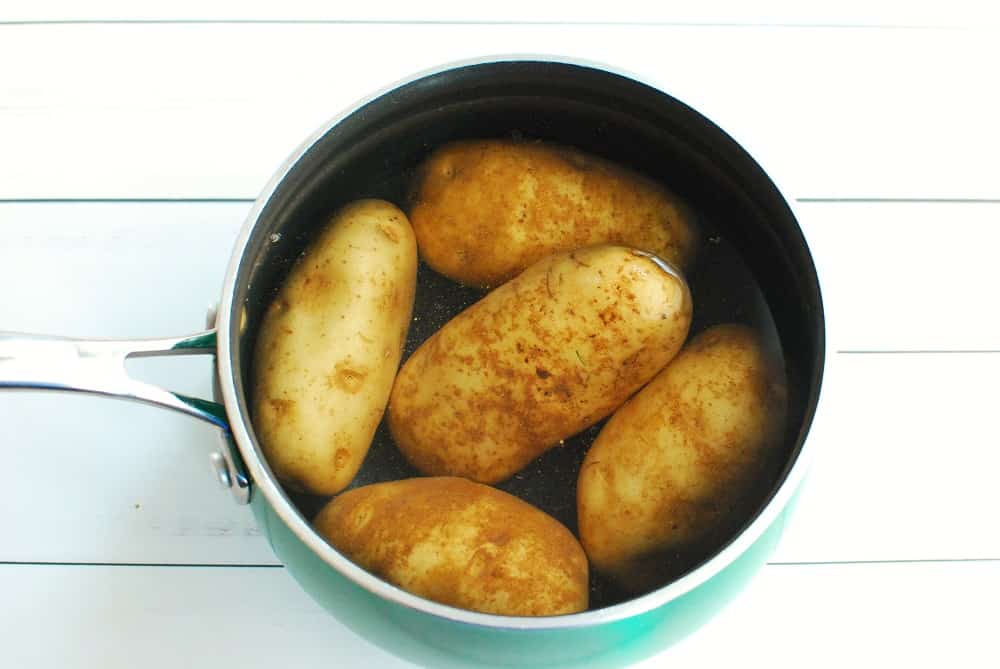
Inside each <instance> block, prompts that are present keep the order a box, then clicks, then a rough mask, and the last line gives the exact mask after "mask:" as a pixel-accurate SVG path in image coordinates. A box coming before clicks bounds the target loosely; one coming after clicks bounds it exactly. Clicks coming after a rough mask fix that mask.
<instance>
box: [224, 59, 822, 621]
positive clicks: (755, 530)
mask: <svg viewBox="0 0 1000 669" xmlns="http://www.w3.org/2000/svg"><path fill="white" fill-rule="evenodd" d="M525 61H531V62H546V63H554V64H565V65H570V66H577V67H585V68H589V69H594V70H598V71H603V72H607V73H609V74H613V75H618V76H621V77H625V78H627V79H631V80H633V81H635V82H637V83H640V84H644V85H646V86H649V87H650V88H653V89H655V90H659V91H661V92H665V93H667V92H666V91H664V89H663V88H662V87H661V86H659V85H654V84H651V83H649V82H647V81H645V80H644V79H643V78H642V77H639V76H637V75H635V74H633V73H631V72H629V71H627V70H623V69H620V68H615V67H613V66H610V65H607V64H604V63H600V62H596V61H591V60H586V59H578V58H567V57H563V56H555V55H535V54H531V55H528V54H500V55H492V56H484V57H478V58H470V59H463V60H458V61H453V62H450V63H446V64H443V65H439V66H436V67H432V68H429V69H425V70H423V71H420V72H418V73H416V74H413V75H410V76H408V77H406V78H404V79H401V80H399V81H397V82H395V83H392V84H390V85H388V86H386V87H384V88H382V89H380V90H378V91H376V92H374V93H372V94H370V95H368V96H366V97H364V98H362V99H361V100H359V101H358V102H355V103H354V104H353V105H351V106H350V107H348V108H347V109H346V110H344V111H342V112H341V113H340V114H338V115H336V116H334V117H333V118H331V119H330V120H329V121H328V122H327V123H325V124H324V125H322V126H321V127H320V128H318V129H317V130H315V131H314V132H313V133H312V134H311V135H310V136H309V137H308V138H306V139H305V141H303V142H302V143H301V144H300V145H299V146H298V148H297V149H296V150H295V151H294V152H292V154H291V155H290V156H289V157H288V158H287V159H286V160H285V162H284V163H283V164H282V165H281V167H279V168H278V170H277V171H276V172H275V173H274V174H273V175H272V177H271V179H270V181H269V182H268V183H267V185H266V186H265V187H264V189H263V190H262V191H261V194H260V195H259V196H258V197H257V199H256V201H255V202H254V205H253V207H252V209H251V210H250V212H249V214H248V215H247V218H246V220H245V221H244V223H243V227H242V228H241V230H240V233H239V235H238V237H237V239H236V242H235V244H234V246H233V252H232V256H231V257H230V262H229V266H228V268H227V270H226V275H225V279H224V282H223V291H222V297H221V301H220V307H219V310H218V316H217V323H216V327H217V331H218V362H217V364H218V376H219V386H220V390H221V393H222V397H223V402H224V404H225V407H226V412H227V414H228V416H229V423H230V429H231V432H232V435H233V438H234V440H235V442H236V444H237V446H238V448H239V450H240V453H241V454H242V456H243V461H244V463H245V465H246V469H247V471H248V473H249V476H250V479H251V482H252V485H254V486H255V487H256V488H257V492H258V493H259V494H263V495H264V498H265V500H266V501H267V503H268V504H269V505H270V506H271V509H272V510H273V511H274V513H275V514H276V515H277V516H278V517H279V518H280V519H281V520H282V522H284V523H285V525H286V526H287V527H288V528H289V529H290V530H291V531H292V533H293V534H294V535H295V536H296V537H297V538H298V539H299V540H300V541H302V542H303V543H304V544H305V545H306V546H308V547H309V549H310V550H312V551H313V552H314V553H315V554H316V555H317V556H319V557H320V558H321V559H322V560H323V561H324V562H325V563H326V564H327V565H329V566H330V567H332V568H333V569H335V570H336V571H337V572H339V573H340V574H341V575H342V576H344V577H345V578H347V579H348V580H350V581H351V582H352V583H354V584H355V585H358V586H360V587H362V588H364V589H365V590H367V591H368V592H369V593H371V594H374V595H376V596H378V597H380V598H381V599H384V600H387V601H390V602H393V603H395V604H399V605H401V606H405V607H407V608H410V609H413V610H417V611H421V612H423V613H427V614H430V615H433V616H437V617H440V618H444V619H446V620H450V621H453V622H457V623H465V624H469V625H475V626H480V627H489V628H496V629H508V630H526V631H527V630H533V631H541V630H560V629H573V628H580V627H588V626H596V625H601V624H605V623H611V622H615V621H620V620H625V619H628V618H632V617H634V616H637V615H640V614H643V613H647V612H649V611H652V610H654V609H657V608H660V607H662V606H664V605H665V604H667V603H668V602H671V601H673V600H675V599H677V598H679V597H681V596H682V595H684V594H686V593H688V592H690V591H692V590H694V589H695V588H696V587H698V586H699V585H701V584H703V583H704V582H706V581H708V580H709V579H710V578H712V577H713V576H715V575H716V574H718V573H719V572H720V571H722V570H723V569H724V568H726V567H727V566H729V565H730V564H731V563H732V562H734V561H735V560H736V559H737V558H738V557H739V556H740V555H742V554H743V553H744V552H745V551H746V550H747V549H749V548H750V546H751V545H752V544H753V543H754V542H755V541H756V540H757V539H759V538H760V536H761V535H762V534H763V533H764V531H765V530H766V529H767V528H768V527H770V526H771V524H772V523H773V522H774V521H775V519H776V518H777V517H778V515H779V514H780V513H781V512H782V511H783V510H784V509H785V507H786V506H787V505H788V502H789V501H790V499H791V497H792V495H793V494H794V493H795V491H796V490H797V489H798V487H799V484H800V482H801V481H802V479H803V477H804V476H805V473H806V471H807V469H808V462H809V458H810V456H811V452H812V449H811V448H810V447H809V443H810V441H811V440H809V439H805V438H804V442H803V444H802V446H801V448H800V450H799V453H798V455H797V456H796V458H795V461H794V463H793V464H792V467H791V469H790V470H789V472H788V474H787V476H786V477H785V480H784V481H782V483H781V485H780V486H779V487H778V490H777V491H776V492H775V493H774V495H773V496H772V497H771V499H770V500H769V501H768V502H767V504H766V505H765V507H764V508H763V509H762V510H761V512H760V513H759V514H758V515H757V517H756V518H754V520H753V521H752V522H751V523H750V525H748V526H747V527H746V528H745V529H744V530H743V531H742V532H741V533H740V534H739V535H738V536H737V537H736V538H735V539H733V540H732V541H731V542H730V543H729V544H728V545H726V546H725V547H724V548H723V549H722V550H721V551H719V552H718V553H716V554H715V555H713V556H712V557H711V558H709V559H708V560H706V561H705V562H703V563H702V564H700V565H699V566H698V567H696V568H695V569H693V570H692V571H690V572H688V573H687V574H685V575H684V576H682V577H680V578H678V579H677V580H675V581H672V582H670V583H668V584H667V585H664V586H663V587H661V588H659V589H657V590H654V591H653V592H650V593H647V594H645V595H641V596H639V597H635V598H633V599H629V600H627V601H624V602H622V603H619V604H615V605H612V606H608V607H605V608H601V609H596V610H592V611H584V612H581V613H573V614H567V615H561V616H546V617H529V616H502V615H496V614H487V613H479V612H475V611H469V610H466V609H460V608H455V607H452V606H448V605H446V604H440V603H437V602H434V601H431V600H428V599H424V598H423V597H420V596H418V595H415V594H412V593H410V592H407V591H406V590H403V589H401V588H398V587H396V586H394V585H392V584H390V583H388V582H386V581H383V580H382V579H380V578H378V577H377V576H375V575H373V574H371V573H369V572H368V571H366V570H364V569H362V568H361V567H359V566H358V565H356V564H354V563H353V562H352V561H351V560H350V559H348V558H347V557H345V556H344V555H342V554H341V553H340V552H338V551H337V550H336V549H335V548H333V546H331V545H330V544H329V543H327V542H326V540H324V539H323V538H322V537H321V536H320V535H319V534H318V533H317V532H315V531H314V530H313V529H312V527H311V525H310V524H309V523H308V521H306V519H305V518H304V517H303V516H302V514H301V513H300V512H299V511H298V509H297V508H296V507H295V505H294V504H293V503H292V502H291V500H290V499H289V498H288V496H287V495H286V494H285V493H284V491H283V490H282V488H281V486H280V485H279V484H278V482H277V478H276V477H275V476H274V473H273V472H272V471H271V468H270V467H269V466H268V464H267V461H266V459H265V458H264V455H263V453H262V452H261V450H260V447H259V446H258V444H257V443H256V441H255V439H254V438H253V436H252V435H251V433H250V429H249V425H250V424H251V423H250V417H249V415H245V414H244V413H243V412H242V411H241V410H240V403H239V398H238V393H237V389H236V385H235V381H234V379H235V375H234V371H235V370H234V360H233V350H232V346H231V342H232V340H233V337H234V334H236V335H238V334H239V332H238V331H239V330H240V329H241V328H242V323H241V321H242V320H243V318H242V317H237V318H235V319H234V318H233V317H232V315H233V314H234V311H233V310H234V300H235V295H236V277H237V275H238V273H239V270H240V266H241V264H242V262H243V259H244V255H245V254H246V251H247V244H248V242H249V239H250V235H251V232H252V231H253V229H254V228H255V227H256V225H257V223H258V221H259V219H260V215H261V213H262V211H263V210H264V208H265V207H266V205H267V204H268V202H269V201H270V199H271V197H272V196H273V195H274V192H275V190H276V189H277V187H278V186H279V184H280V183H281V182H282V181H283V180H284V178H285V177H286V176H287V175H288V173H289V172H290V171H291V169H292V168H293V167H294V166H295V165H296V164H297V163H298V161H299V160H300V159H301V158H302V157H303V155H305V153H306V152H307V151H309V149H311V148H312V147H313V146H314V145H315V144H316V142H318V141H319V140H320V139H321V138H322V137H323V136H324V135H325V134H326V133H327V132H328V131H329V130H330V129H332V128H333V127H334V126H336V125H338V124H339V123H341V122H342V121H343V120H344V119H346V118H347V117H348V116H350V115H351V114H354V113H355V112H356V111H358V110H359V109H360V108H362V107H364V106H365V105H367V104H369V103H370V102H373V101H374V100H376V99H378V98H380V97H382V96H383V95H385V94H387V93H389V92H391V91H393V90H395V89H397V88H400V87H402V86H405V85H407V84H410V83H412V82H414V81H417V80H419V79H422V78H424V77H428V76H431V75H435V74H440V73H443V72H446V71H448V70H453V69H458V68H462V67H467V66H472V65H486V64H490V63H502V62H525ZM667 94H668V95H669V93H667ZM734 141H735V140H734ZM758 165H759V163H758ZM761 169H763V168H761ZM765 173H766V172H765ZM769 178H770V177H769ZM771 182H772V184H773V185H774V186H775V188H776V189H777V190H778V193H779V194H780V195H781V197H782V198H783V199H784V201H785V203H786V204H787V205H788V207H789V208H791V209H792V212H793V214H794V213H795V210H794V207H793V201H792V200H790V199H789V198H788V197H787V196H786V195H785V193H784V192H783V191H782V190H781V189H780V187H779V186H778V184H776V183H775V182H774V180H773V179H771ZM796 220H798V217H797V216H796ZM810 258H811V257H810ZM814 267H815V265H814ZM236 313H237V314H241V315H242V314H244V313H245V312H244V311H243V308H242V305H240V310H238V311H237V312H236ZM820 317H821V318H822V311H821V312H820ZM234 321H235V323H236V326H237V327H236V330H237V332H235V333H234V331H233V330H234V327H233V326H234ZM824 339H825V337H824ZM825 346H826V344H825V343H824V347H825ZM826 353H827V351H826V348H824V350H823V358H822V359H821V361H820V364H821V371H820V378H819V385H820V386H822V377H823V371H824V368H825V359H826ZM237 364H238V363H237ZM820 390H821V388H817V405H816V408H815V409H813V412H812V414H811V415H810V413H809V412H808V411H807V413H806V421H805V423H804V424H803V427H804V428H805V429H806V433H808V431H809V427H811V425H812V424H813V423H814V422H815V417H816V412H817V410H818V406H819V394H820ZM804 437H805V435H804Z"/></svg>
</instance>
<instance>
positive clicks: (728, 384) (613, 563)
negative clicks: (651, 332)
mask: <svg viewBox="0 0 1000 669" xmlns="http://www.w3.org/2000/svg"><path fill="white" fill-rule="evenodd" d="M771 358H772V356H770V355H768V354H766V353H765V352H764V350H763V348H762V346H761V344H760V342H759V340H758V337H757V335H756V334H755V333H754V332H753V331H752V330H751V329H750V328H747V327H745V326H742V325H720V326H716V327H713V328H710V329H708V330H706V331H705V332H703V333H701V334H700V335H698V336H697V337H695V338H694V339H692V341H691V342H690V343H689V344H688V345H687V346H686V347H685V348H684V349H683V350H682V351H681V353H680V355H678V356H677V357H676V358H675V359H674V360H673V362H671V363H670V364H669V365H668V366H667V367H666V369H664V370H663V371H662V372H661V373H660V374H659V375H657V377H656V378H655V379H654V380H653V381H652V382H650V384H649V385H648V386H646V387H645V388H643V389H642V391H640V392H639V393H638V394H637V395H636V396H635V397H633V398H632V399H631V400H629V401H628V402H627V403H626V404H625V405H624V406H622V408H621V409H619V410H618V411H617V412H615V415H614V416H613V417H612V418H611V420H610V421H608V423H607V424H606V425H605V426H604V428H603V429H602V430H601V433H600V435H598V437H597V440H596V441H595V442H594V444H593V446H592V447H591V449H590V451H589V452H588V453H587V457H586V458H585V459H584V461H583V465H582V467H581V470H580V477H579V481H578V483H577V518H578V521H579V527H580V537H581V541H582V542H583V545H584V548H585V549H586V551H587V555H588V557H589V558H590V561H591V565H592V566H593V567H594V569H597V570H599V571H603V572H606V573H610V574H611V575H612V576H614V577H617V579H618V580H619V581H620V582H621V583H622V584H624V585H625V586H627V587H629V588H632V589H636V590H639V589H646V588H649V587H652V586H655V585H661V584H662V583H663V582H664V575H665V574H666V572H667V571H668V570H669V569H670V568H671V567H670V565H669V562H670V560H671V559H672V558H671V556H675V555H676V554H677V553H678V552H683V551H686V550H690V549H691V548H692V547H697V546H698V545H699V542H704V541H705V540H706V539H710V538H711V537H712V536H713V532H715V533H717V532H718V531H726V530H725V528H732V529H734V523H735V522H742V521H743V520H745V519H746V516H747V514H749V513H750V512H751V511H752V508H753V507H752V506H749V505H747V501H748V500H749V499H751V498H750V497H749V495H750V493H751V492H752V491H753V490H754V488H755V485H758V486H759V485H760V483H761V481H762V477H763V478H766V475H765V474H766V469H767V463H768V462H769V461H770V460H771V459H772V458H773V455H774V452H775V451H776V450H777V449H779V448H780V447H781V444H782V434H783V428H784V425H785V404H786V400H785V397H786V391H785V378H784V372H783V369H782V365H781V364H780V363H779V362H777V361H776V360H773V359H771ZM765 483H766V481H765ZM716 538H718V537H717V536H716ZM703 557H704V556H703Z"/></svg>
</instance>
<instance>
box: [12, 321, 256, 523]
mask: <svg viewBox="0 0 1000 669" xmlns="http://www.w3.org/2000/svg"><path fill="white" fill-rule="evenodd" d="M213 353H215V330H214V329H209V330H205V331H203V332H199V333H197V334H193V335H188V336H185V337H172V338H166V339H70V338H67V337H55V336H50V335H37V334H22V333H18V332H0V390H55V391H67V392H81V393H90V394H94V395H103V396H105V397H116V398H120V399H126V400H133V401H137V402H145V403H146V404H153V405H155V406H158V407H164V408H166V409H172V410H174V411H179V412H180V413H183V414H187V415H189V416H194V417H195V418H200V419H201V420H204V421H207V422H209V423H211V424H213V425H215V426H217V427H219V428H220V429H221V430H222V432H223V441H224V448H222V451H221V452H220V453H213V454H212V465H213V468H214V469H215V472H216V475H217V477H218V478H219V480H220V482H221V483H222V484H223V485H224V486H226V487H229V488H232V490H233V494H234V495H235V497H236V499H237V501H239V502H241V503H244V504H245V503H246V502H248V501H249V498H250V484H249V479H248V477H247V476H246V473H245V471H246V470H245V469H244V467H243V463H242V462H241V461H240V460H239V456H238V454H237V451H236V449H235V448H233V446H232V441H231V437H230V435H229V422H228V420H227V418H226V410H225V407H223V406H222V405H221V404H218V403H216V402H211V401H209V400H203V399H200V398H197V397H189V396H187V395H182V394H181V393H175V392H171V391H169V390H164V389H163V388H159V387H157V386H154V385H151V384H149V383H144V382H142V381H137V380H135V379H133V378H132V377H130V376H129V375H128V372H127V371H126V369H125V360H126V359H128V358H132V357H152V356H164V355H197V354H202V355H205V354H213Z"/></svg>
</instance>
